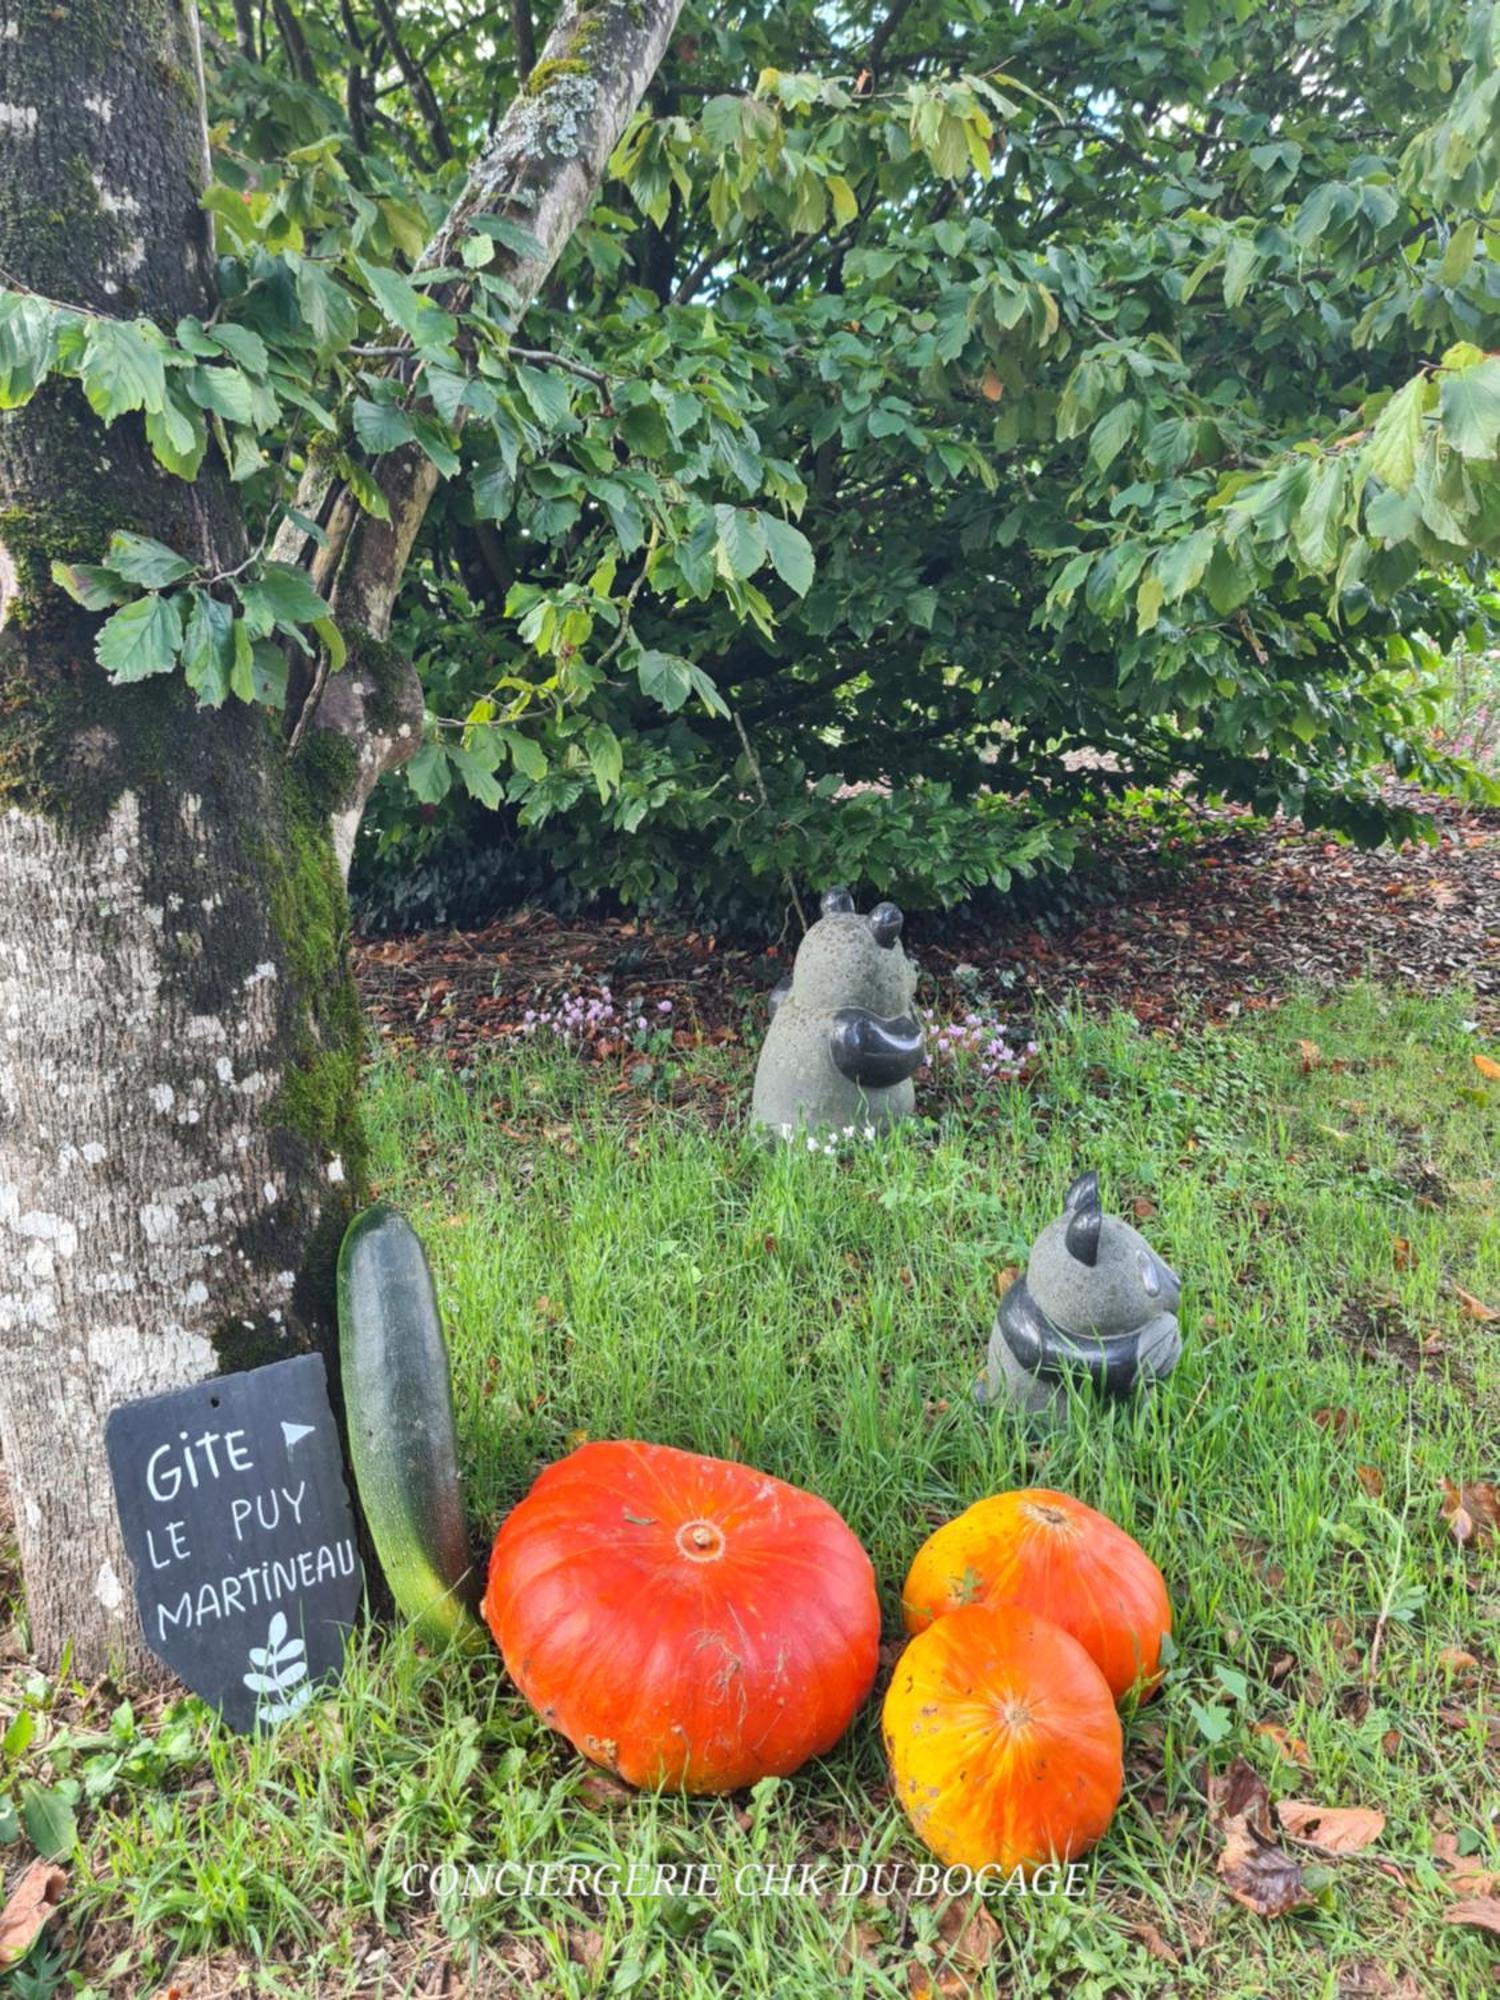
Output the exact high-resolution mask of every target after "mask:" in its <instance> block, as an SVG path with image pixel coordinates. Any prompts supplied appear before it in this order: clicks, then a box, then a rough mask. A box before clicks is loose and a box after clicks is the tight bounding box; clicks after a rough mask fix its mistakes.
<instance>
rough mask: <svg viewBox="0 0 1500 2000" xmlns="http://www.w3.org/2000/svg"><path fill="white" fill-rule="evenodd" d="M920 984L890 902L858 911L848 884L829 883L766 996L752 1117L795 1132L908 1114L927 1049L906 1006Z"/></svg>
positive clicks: (878, 1122)
mask: <svg viewBox="0 0 1500 2000" xmlns="http://www.w3.org/2000/svg"><path fill="white" fill-rule="evenodd" d="M916 985H917V969H916V967H915V966H914V965H913V964H912V962H911V960H910V959H909V958H908V957H907V956H906V953H905V952H904V951H903V950H902V948H901V912H900V911H899V910H898V909H897V908H896V905H895V904H894V903H881V904H880V905H879V906H878V907H877V908H876V909H873V910H872V911H871V912H870V914H869V915H868V916H867V917H861V916H859V915H857V914H856V912H855V908H854V898H853V897H852V896H851V895H850V894H849V892H848V890H847V889H830V890H829V891H828V893H827V894H826V895H825V896H824V898H823V906H822V915H821V916H820V917H819V918H818V921H817V922H816V923H815V924H813V925H812V926H811V927H810V928H809V930H808V932H807V935H806V936H805V937H804V938H803V940H802V942H801V944H800V945H799V946H798V948H797V957H796V960H795V962H794V964H793V966H792V972H791V977H790V979H789V980H783V981H782V982H781V984H780V985H779V986H778V987H777V988H776V989H775V991H774V992H773V993H772V995H771V1026H770V1029H769V1030H768V1032H767V1034H766V1040H765V1046H764V1047H763V1048H762V1050H761V1052H760V1061H759V1063H757V1065H756V1069H755V1093H754V1097H753V1099H752V1101H751V1106H750V1117H751V1121H752V1123H754V1124H756V1125H759V1126H761V1127H763V1128H764V1129H765V1130H766V1131H768V1132H771V1133H774V1134H776V1135H778V1136H779V1137H781V1138H783V1139H792V1138H796V1137H797V1136H798V1134H799V1133H807V1134H813V1133H817V1132H820V1131H821V1132H826V1131H829V1130H834V1131H840V1132H842V1131H844V1130H846V1129H847V1128H848V1127H849V1126H851V1125H852V1126H855V1127H856V1128H858V1129H860V1130H863V1129H864V1128H865V1127H867V1126H875V1127H876V1128H883V1127H885V1126H887V1125H891V1124H894V1122H895V1121H896V1120H897V1119H898V1118H906V1117H908V1116H909V1115H910V1114H911V1112H912V1111H913V1110H914V1108H915V1105H916V1093H915V1091H914V1090H913V1089H912V1082H911V1079H912V1077H913V1076H914V1075H915V1074H916V1072H917V1071H918V1070H919V1069H920V1068H921V1066H922V1061H923V1056H924V1053H925V1051H924V1049H923V1046H922V1031H921V1028H920V1026H919V1025H918V1022H917V1018H916V1015H915V1013H914V1012H913V1010H912V1000H913V996H914V994H915V992H916Z"/></svg>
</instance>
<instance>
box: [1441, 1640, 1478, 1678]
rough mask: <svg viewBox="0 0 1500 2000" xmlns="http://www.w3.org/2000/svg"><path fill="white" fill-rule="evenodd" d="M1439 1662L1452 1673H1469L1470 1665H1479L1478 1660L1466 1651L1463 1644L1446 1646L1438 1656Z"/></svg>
mask: <svg viewBox="0 0 1500 2000" xmlns="http://www.w3.org/2000/svg"><path fill="white" fill-rule="evenodd" d="M1437 1663H1438V1665H1439V1666H1440V1667H1444V1668H1446V1669H1447V1671H1448V1672H1449V1673H1450V1674H1464V1673H1467V1672H1468V1671H1469V1669H1470V1667H1477V1666H1478V1665H1479V1662H1478V1660H1476V1659H1475V1657H1474V1655H1473V1654H1472V1653H1466V1652H1465V1651H1464V1649H1463V1647H1462V1646H1444V1648H1443V1650H1442V1651H1441V1652H1440V1653H1439V1654H1438V1656H1437Z"/></svg>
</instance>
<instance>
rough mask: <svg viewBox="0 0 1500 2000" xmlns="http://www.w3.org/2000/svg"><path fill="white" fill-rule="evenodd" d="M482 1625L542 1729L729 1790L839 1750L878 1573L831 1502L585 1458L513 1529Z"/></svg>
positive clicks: (639, 1462) (646, 1778)
mask: <svg viewBox="0 0 1500 2000" xmlns="http://www.w3.org/2000/svg"><path fill="white" fill-rule="evenodd" d="M484 1615H485V1618H486V1620H487V1621H488V1623H489V1627H490V1630H491V1631H492V1632H493V1633H494V1635H495V1641H496V1643H497V1644H498V1646H499V1648H500V1651H501V1653H502V1655H503V1656H504V1659H505V1664H506V1666H507V1667H508V1668H509V1670H510V1674H511V1678H512V1679H513V1680H514V1681H515V1683H516V1685H517V1687H519V1688H520V1690H521V1692H522V1694H524V1695H525V1697H526V1699H527V1700H528V1701H529V1702H530V1703H531V1705H532V1706H533V1708H535V1709H536V1710H537V1711H538V1713H539V1714H540V1715H541V1716H542V1718H543V1720H544V1721H546V1722H550V1723H551V1725H552V1727H553V1728H554V1729H559V1730H561V1731H562V1733H563V1735H564V1736H566V1737H567V1738H568V1739H569V1741H570V1742H571V1743H572V1744H573V1745H574V1747H575V1748H576V1749H578V1750H581V1751H582V1752H583V1754H584V1756H585V1757H590V1758H592V1759H593V1761H594V1762H595V1763H596V1764H603V1765H604V1766H605V1767H606V1768H607V1769H609V1770H611V1771H614V1772H616V1773H617V1774H618V1775H619V1776H620V1777H622V1778H624V1779H626V1780H627V1782H628V1783H630V1784H632V1785H658V1784H659V1785H666V1786H669V1787H671V1788H672V1789H673V1790H686V1791H689V1792H727V1791H732V1790H734V1789H735V1788H736V1787H738V1786H740V1785H749V1784H753V1783H754V1781H755V1780H756V1779H757V1778H764V1777H770V1776H778V1777H780V1776H785V1775H786V1774H787V1773H788V1772H791V1771H795V1770H796V1769H797V1767H798V1765H799V1764H803V1763H805V1762H806V1761H807V1759H808V1758H809V1757H815V1756H817V1755H819V1754H820V1753H821V1752H822V1751H824V1750H828V1749H830V1748H831V1747H832V1746H833V1744H834V1743H836V1742H837V1741H838V1739H839V1737H840V1736H842V1735H843V1733H844V1731H845V1729H847V1728H848V1726H849V1723H850V1720H851V1718H852V1717H853V1715H854V1711H855V1710H856V1709H857V1708H858V1707H859V1705H860V1703H861V1702H862V1701H863V1700H864V1698H865V1696H866V1695H867V1694H868V1693H869V1692H870V1688H871V1685H872V1683H873V1682H874V1679H875V1666H876V1657H877V1653H878V1649H879V1645H880V1605H879V1602H878V1600H877V1598H876V1594H875V1573H874V1571H873V1570H872V1568H871V1566H870V1558H869V1557H868V1556H867V1555H866V1554H865V1552H864V1550H863V1549H862V1548H861V1547H860V1545H859V1543H858V1542H857V1541H856V1540H855V1538H854V1535H853V1534H852V1533H851V1532H850V1530H849V1529H848V1528H847V1527H846V1526H845V1524H844V1522H843V1521H842V1520H841V1519H840V1518H839V1516H838V1514H836V1513H835V1512H834V1510H833V1508H832V1507H830V1506H829V1505H828V1503H827V1501H826V1500H820V1499H818V1497H817V1496H816V1495H815V1494H812V1493H804V1492H802V1491H800V1490H799V1488H797V1487H795V1486H788V1485H786V1484H785V1483H784V1482H783V1481H782V1480H780V1479H773V1478H771V1477H770V1476H769V1475H768V1474H766V1473H764V1472H757V1471H755V1470H754V1469H753V1468H752V1467H750V1466H748V1465H737V1464H734V1463H732V1462H730V1461H727V1460H724V1459H718V1458H703V1457H700V1456H699V1455H698V1454H697V1453H695V1452H688V1451H677V1450H675V1449H673V1448H672V1447H671V1446H670V1445H660V1444H635V1443H630V1442H623V1441H621V1442H609V1443H600V1444H586V1445H583V1446H581V1447H580V1449H579V1450H577V1451H575V1452H574V1453H573V1454H572V1455H571V1456H570V1457H568V1458H565V1459H561V1460H559V1462H558V1463H557V1464H556V1465H549V1466H548V1467H547V1469H546V1471H545V1472H543V1474H542V1475H541V1477H540V1478H539V1479H538V1480H537V1482H536V1484H535V1485H534V1486H533V1487H532V1489H531V1491H530V1493H528V1494H527V1496H526V1498H525V1499H524V1500H522V1501H521V1503H520V1505H519V1506H518V1507H516V1508H515V1510H514V1511H513V1512H512V1513H511V1514H510V1515H509V1516H508V1517H507V1519H506V1520H505V1522H504V1523H503V1525H502V1526H501V1529H500V1532H499V1534H498V1535H497V1536H496V1538H495V1546H494V1550H493V1552H492V1554H491V1558H490V1571H489V1584H488V1588H487V1590H486V1592H485V1599H484Z"/></svg>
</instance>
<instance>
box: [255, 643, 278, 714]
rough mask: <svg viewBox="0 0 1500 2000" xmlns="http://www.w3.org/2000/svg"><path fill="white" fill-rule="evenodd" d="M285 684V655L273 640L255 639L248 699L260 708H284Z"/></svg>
mask: <svg viewBox="0 0 1500 2000" xmlns="http://www.w3.org/2000/svg"><path fill="white" fill-rule="evenodd" d="M286 682H287V664H286V654H285V653H284V652H283V651H282V650H281V648H280V646H278V645H277V644H276V642H275V640H274V639H257V640H256V642H255V644H254V646H253V647H252V649H251V654H250V699H251V700H252V701H253V702H255V703H256V704H257V706H259V707H261V708H285V707H286Z"/></svg>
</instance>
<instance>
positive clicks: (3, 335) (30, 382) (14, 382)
mask: <svg viewBox="0 0 1500 2000" xmlns="http://www.w3.org/2000/svg"><path fill="white" fill-rule="evenodd" d="M52 322H53V310H52V307H51V306H49V305H46V304H44V303H43V301H42V300H41V299H33V298H25V297H22V296H21V295H20V294H19V293H16V292H0V410H18V409H19V408H20V407H21V405H22V404H23V403H25V402H28V401H29V400H30V399H31V397H32V396H33V395H34V394H35V392H36V390H37V389H38V388H39V387H40V386H41V384H42V383H43V382H44V381H45V380H46V379H47V374H48V371H49V370H50V368H51V366H52V361H53V355H54V347H53V332H52Z"/></svg>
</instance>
